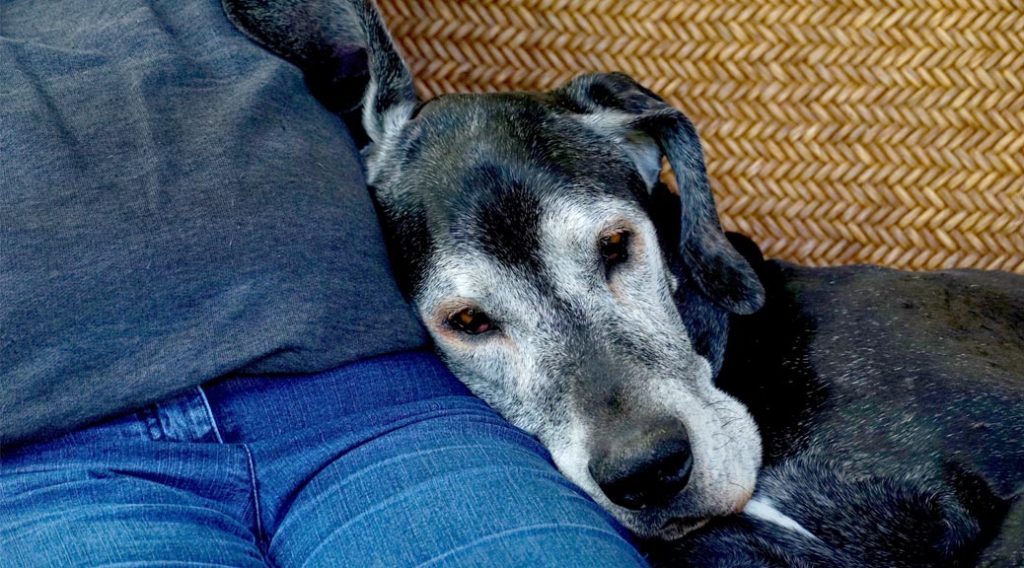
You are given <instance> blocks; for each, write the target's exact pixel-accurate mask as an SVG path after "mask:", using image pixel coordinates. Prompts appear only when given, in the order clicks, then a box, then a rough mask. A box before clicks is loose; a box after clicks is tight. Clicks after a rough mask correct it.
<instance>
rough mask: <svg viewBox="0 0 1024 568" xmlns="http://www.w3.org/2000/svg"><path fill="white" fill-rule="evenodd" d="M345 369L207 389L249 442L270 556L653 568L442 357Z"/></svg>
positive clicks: (228, 423) (350, 562)
mask: <svg viewBox="0 0 1024 568" xmlns="http://www.w3.org/2000/svg"><path fill="white" fill-rule="evenodd" d="M349 371H351V372H348V373H347V374H346V375H345V376H338V377H333V378H328V377H323V378H321V379H318V380H317V381H315V382H306V383H305V384H302V385H300V384H299V383H291V384H287V385H286V384H284V383H276V382H275V383H265V382H264V383H249V384H246V382H245V381H243V382H233V383H232V384H231V385H230V386H229V387H228V388H230V389H232V390H236V389H237V393H238V394H241V393H242V392H245V393H246V395H245V396H244V397H236V396H235V395H234V394H231V393H227V394H226V393H225V392H224V391H222V390H220V389H216V388H215V389H213V391H211V392H210V395H211V402H212V404H213V407H214V412H215V414H218V413H219V414H220V415H221V416H222V417H224V418H225V420H223V421H221V425H222V428H223V429H222V432H224V435H225V438H226V440H227V441H229V442H231V441H234V440H235V439H237V440H239V441H242V440H244V441H246V443H247V444H248V445H249V446H250V447H251V448H252V451H253V458H254V465H255V471H256V478H257V480H258V482H259V484H260V487H261V495H260V497H261V498H260V503H261V518H262V532H263V534H264V535H265V538H266V539H267V557H268V560H270V561H271V562H272V563H273V564H274V565H277V566H285V567H287V566H388V567H391V566H419V565H437V566H503V567H504V566H531V567H533V566H588V567H589V566H597V567H600V566H640V565H644V561H643V558H642V557H641V556H640V554H639V553H638V552H637V551H636V550H635V549H634V548H633V546H632V545H631V544H630V542H629V541H628V540H627V537H626V533H625V530H624V529H622V528H621V526H619V525H618V524H617V523H616V522H615V521H614V520H613V519H612V518H611V517H610V516H609V515H608V514H607V513H606V512H605V511H604V510H602V509H601V508H600V507H599V506H598V505H597V504H596V503H594V502H593V501H592V500H590V499H589V498H588V497H586V496H585V495H584V494H583V493H582V492H581V491H580V490H579V489H577V488H576V487H575V486H573V485H572V484H571V483H569V482H568V481H567V480H566V479H565V478H564V477H563V476H562V475H561V474H560V473H558V471H557V470H556V469H555V467H554V466H553V465H552V463H551V462H550V458H549V456H548V454H547V452H546V451H544V449H543V448H542V447H541V446H540V445H539V443H538V442H537V441H536V440H535V439H534V438H532V437H530V436H528V435H527V434H525V433H524V432H522V431H521V430H519V429H516V428H514V427H513V426H511V425H510V424H509V423H508V422H506V421H505V420H503V419H502V418H501V417H499V416H498V415H497V414H496V413H495V412H494V411H493V410H491V409H490V408H489V407H488V406H487V405H486V404H484V403H483V402H482V401H480V400H479V399H477V398H476V397H473V396H471V395H469V394H468V393H467V392H466V390H465V389H464V387H462V386H461V384H459V383H458V382H457V380H456V379H455V378H454V377H452V376H451V374H450V373H449V372H448V371H447V369H444V368H443V366H441V365H440V363H438V362H437V361H436V358H434V357H433V356H430V355H423V354H419V355H417V354H411V355H404V356H399V357H390V358H383V359H379V360H377V361H374V362H373V363H372V364H369V363H368V364H364V365H357V366H353V367H349ZM243 389H244V390H243ZM242 401H244V402H242ZM286 401H287V402H286ZM288 408H291V409H301V417H298V416H287V413H286V411H285V410H284V409H288ZM259 409H270V410H268V411H264V414H263V415H262V416H260V414H261V413H260V410H259ZM339 414H340V415H342V416H344V419H340V420H339V419H338V416H339ZM278 421H280V422H282V423H284V424H288V425H291V426H295V425H299V424H303V423H304V424H305V425H306V426H305V427H303V428H299V429H295V430H291V431H286V429H285V428H282V427H279V426H275V425H274V423H275V422H278ZM261 433H269V434H270V435H269V436H266V437H264V436H262V435H261ZM257 438H260V439H257Z"/></svg>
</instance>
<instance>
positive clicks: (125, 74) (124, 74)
mask: <svg viewBox="0 0 1024 568" xmlns="http://www.w3.org/2000/svg"><path fill="white" fill-rule="evenodd" d="M425 341H426V336H425V333H424V332H423V330H422V328H421V327H420V326H419V324H418V323H417V321H416V319H415V317H414V315H413V313H412V311H411V310H410V308H409V307H408V306H407V304H406V303H405V302H404V301H403V299H402V297H401V295H400V294H399V292H398V290H397V288H396V285H395V284H394V282H393V280H392V278H391V275H390V272H389V267H388V261H387V257H386V254H385V247H384V244H383V240H382V237H381V234H380V228H379V226H378V224H377V221H376V217H375V214H374V210H373V206H372V204H371V202H370V199H369V196H368V194H367V192H366V188H365V184H364V180H363V177H362V172H361V166H360V163H359V157H358V153H357V151H356V149H355V147H354V144H353V142H352V139H351V137H350V135H349V133H348V131H347V130H346V129H345V127H344V125H343V123H342V121H340V120H339V119H338V118H337V117H336V116H334V115H332V114H330V113H329V112H328V111H326V110H325V109H324V108H323V107H321V106H320V105H319V104H318V103H317V102H316V101H315V100H314V99H313V98H312V97H311V96H310V95H309V93H308V91H307V89H306V88H305V85H304V84H303V81H302V76H301V73H300V72H299V71H298V70H297V69H296V68H294V67H292V66H291V65H289V64H287V63H285V62H284V61H282V60H279V59H277V58H275V57H274V56H272V55H270V54H269V53H267V52H265V51H263V50H262V49H260V48H259V47H258V46H256V45H255V44H253V43H251V42H250V41H249V40H248V39H246V38H245V37H244V36H242V35H241V34H240V33H239V32H237V31H236V30H235V29H234V28H233V27H232V26H231V25H230V23H229V22H228V21H227V20H226V19H225V17H224V15H223V14H222V12H221V9H220V4H219V2H217V0H189V1H181V0H168V1H166V2H161V1H153V2H146V1H144V0H105V1H97V0H71V1H65V2H40V1H37V0H18V1H7V0H0V379H2V388H0V443H10V442H12V441H15V440H24V439H28V438H30V437H41V436H44V435H52V434H54V433H57V432H60V431H64V430H67V429H69V428H72V427H75V426H78V425H82V424H86V423H88V422H90V421H94V420H96V419H99V418H101V417H103V416H106V415H109V414H111V413H115V412H118V411H123V410H126V409H130V408H134V407H138V406H140V405H143V404H144V403H147V402H150V401H155V400H158V399H161V398H164V397H167V396H168V395H171V394H173V393H175V392H178V391H181V390H183V389H186V388H188V387H190V386H193V385H196V384H199V383H202V382H204V381H207V380H210V379H213V378H216V377H221V376H225V375H230V374H234V373H246V374H279V373H305V372H314V371H318V370H323V369H327V368H331V367H333V366H337V365H340V364H342V363H345V362H347V361H351V360H354V359H358V358H362V357H367V356H371V355H375V354H381V353H386V352H392V351H398V350H404V349H410V348H415V347H418V346H422V345H423V344H424V343H425Z"/></svg>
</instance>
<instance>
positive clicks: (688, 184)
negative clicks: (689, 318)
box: [553, 73, 764, 314]
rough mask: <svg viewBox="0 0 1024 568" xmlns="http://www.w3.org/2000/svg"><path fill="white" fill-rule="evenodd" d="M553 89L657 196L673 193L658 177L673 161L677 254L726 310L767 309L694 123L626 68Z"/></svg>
mask: <svg viewBox="0 0 1024 568" xmlns="http://www.w3.org/2000/svg"><path fill="white" fill-rule="evenodd" d="M553 94H554V95H555V96H556V97H559V98H560V99H561V102H562V103H563V104H564V105H565V106H566V107H567V108H569V109H570V110H571V111H572V112H576V113H579V114H580V116H581V117H582V118H581V121H582V122H583V123H584V124H586V125H588V126H589V127H590V128H592V129H594V130H597V131H599V132H601V133H603V134H605V135H608V136H609V137H611V138H613V139H615V140H616V141H617V142H618V143H619V145H620V146H621V147H622V148H623V150H624V151H625V152H626V154H627V155H628V156H629V157H630V158H632V159H633V161H634V162H635V163H636V165H637V168H638V169H639V170H640V174H641V176H642V177H643V178H644V180H646V181H647V183H648V186H649V188H650V189H651V191H652V192H654V193H655V195H653V196H652V198H654V199H655V200H657V199H664V198H665V196H666V192H667V189H666V188H665V187H664V185H663V184H660V183H659V182H658V174H659V173H660V170H661V157H662V156H665V157H666V158H668V162H669V164H670V165H671V166H672V170H673V171H674V172H675V176H676V183H677V185H678V186H679V197H678V199H679V204H680V208H679V209H680V214H679V219H678V221H679V226H678V234H679V242H678V254H679V260H680V261H681V263H682V265H683V269H685V270H687V271H688V272H689V274H690V276H691V277H692V279H693V280H694V281H695V282H696V283H697V285H698V286H699V287H700V289H701V291H702V292H703V293H704V294H705V295H706V296H707V297H708V298H710V299H711V300H712V301H714V302H715V303H716V304H718V305H720V306H722V307H723V308H725V309H727V310H729V311H731V312H733V313H737V314H749V313H753V312H755V311H757V310H758V309H760V307H761V306H762V305H763V304H764V288H763V287H762V286H761V282H760V280H758V278H757V274H756V273H755V272H754V270H753V269H752V268H751V267H750V265H749V264H748V263H747V261H746V260H745V259H744V258H743V256H742V255H740V254H739V253H738V252H737V251H736V249H734V248H733V247H732V245H731V244H730V243H729V241H728V239H726V237H725V234H724V233H723V232H722V227H721V225H720V224H719V222H718V212H717V211H716V209H715V201H714V197H713V196H712V195H711V186H710V184H709V183H708V176H707V172H706V170H705V168H704V153H703V151H702V150H701V145H700V139H699V138H698V136H697V130H696V129H695V128H694V126H693V123H691V122H690V120H689V119H688V118H686V116H685V115H684V114H683V113H682V112H680V111H678V110H676V109H674V108H672V107H671V106H669V105H668V104H667V103H666V102H665V101H663V100H662V99H661V98H660V97H658V95H656V94H654V93H653V92H651V91H649V90H648V89H646V88H644V87H643V86H641V85H640V84H639V83H637V82H636V81H634V80H633V79H632V78H630V77H629V76H628V75H624V74H622V73H597V74H591V75H584V76H582V77H578V78H576V79H574V80H573V81H571V82H570V83H569V84H567V85H565V86H564V87H562V88H561V89H559V90H557V91H555V92H554V93H553ZM659 230H661V228H660V227H659ZM666 230H668V231H670V232H673V231H672V230H671V229H666Z"/></svg>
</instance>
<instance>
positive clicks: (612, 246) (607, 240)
mask: <svg viewBox="0 0 1024 568" xmlns="http://www.w3.org/2000/svg"><path fill="white" fill-rule="evenodd" d="M599 248H600V250H601V260H602V261H603V262H604V267H605V270H610V269H611V268H612V267H614V266H616V265H619V264H622V263H623V262H626V261H627V260H629V231H616V232H614V233H612V234H610V235H605V236H603V237H601V242H600V244H599Z"/></svg>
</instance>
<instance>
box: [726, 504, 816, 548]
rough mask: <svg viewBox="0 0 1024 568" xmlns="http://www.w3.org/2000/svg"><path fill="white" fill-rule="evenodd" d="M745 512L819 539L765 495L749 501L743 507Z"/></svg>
mask: <svg viewBox="0 0 1024 568" xmlns="http://www.w3.org/2000/svg"><path fill="white" fill-rule="evenodd" d="M743 513H744V514H746V515H750V516H751V517H755V518H758V519H761V520H762V521H768V522H769V523H773V524H775V525H778V526H780V527H782V528H784V529H788V530H791V531H794V532H797V533H800V534H802V535H804V536H806V537H808V538H813V539H814V540H818V537H816V536H814V534H813V533H811V531H809V530H807V529H805V528H804V527H803V525H801V524H800V523H798V522H796V521H794V520H793V519H792V518H790V517H789V516H787V515H785V514H783V513H782V512H781V511H779V510H778V509H776V508H775V504H774V503H772V502H771V501H769V500H768V499H765V498H763V497H755V498H753V499H751V500H750V501H748V502H747V506H746V507H744V508H743Z"/></svg>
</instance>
